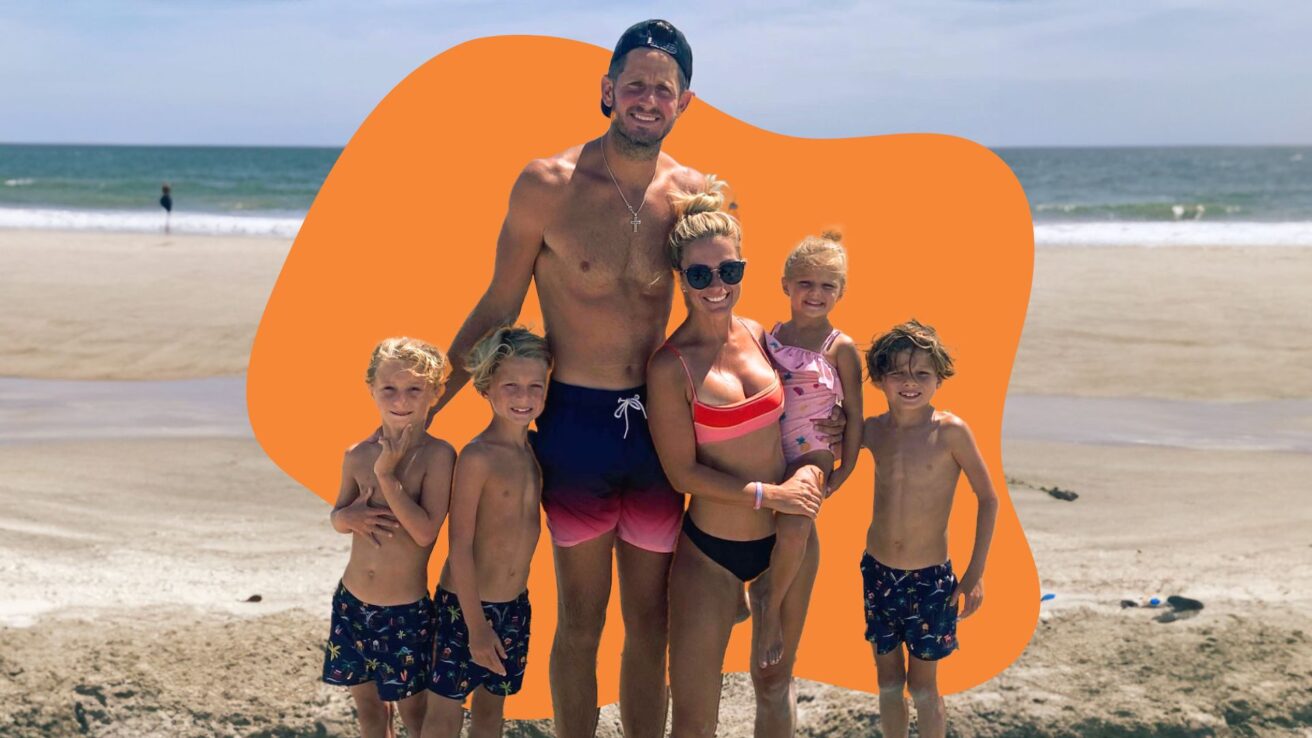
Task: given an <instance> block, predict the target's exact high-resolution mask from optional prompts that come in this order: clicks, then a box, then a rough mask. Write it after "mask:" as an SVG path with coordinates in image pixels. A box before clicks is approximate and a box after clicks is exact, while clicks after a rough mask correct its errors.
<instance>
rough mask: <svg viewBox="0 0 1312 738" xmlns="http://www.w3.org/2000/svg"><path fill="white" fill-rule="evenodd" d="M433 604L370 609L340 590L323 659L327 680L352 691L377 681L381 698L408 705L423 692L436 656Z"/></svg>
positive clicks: (424, 602)
mask: <svg viewBox="0 0 1312 738" xmlns="http://www.w3.org/2000/svg"><path fill="white" fill-rule="evenodd" d="M433 626H434V623H433V601H432V600H431V599H429V597H428V595H427V594H425V595H424V597H423V599H421V600H419V601H417V602H412V603H410V604H408V605H387V606H385V605H370V604H368V603H367V602H361V601H360V600H359V598H357V597H356V596H355V595H353V594H351V593H350V592H349V591H348V590H347V589H346V587H345V585H342V584H340V583H339V584H338V585H337V593H336V594H335V595H333V619H332V624H331V630H330V631H329V634H328V646H327V648H325V649H324V655H323V680H324V681H325V682H327V683H329V684H337V685H340V686H343V687H353V686H355V685H357V684H364V683H365V682H368V681H373V682H375V683H376V684H377V685H378V697H379V699H382V700H384V701H387V702H395V701H397V700H401V699H405V698H406V697H409V696H410V695H412V694H415V693H417V692H420V691H422V690H423V689H424V685H425V684H427V682H428V665H429V661H430V660H431V658H432V653H433V633H434V627H433Z"/></svg>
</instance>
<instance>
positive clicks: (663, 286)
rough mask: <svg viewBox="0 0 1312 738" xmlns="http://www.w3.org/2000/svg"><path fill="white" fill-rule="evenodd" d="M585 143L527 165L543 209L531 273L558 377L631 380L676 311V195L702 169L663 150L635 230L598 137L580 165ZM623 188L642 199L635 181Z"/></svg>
mask: <svg viewBox="0 0 1312 738" xmlns="http://www.w3.org/2000/svg"><path fill="white" fill-rule="evenodd" d="M584 148H585V147H584V146H576V147H574V148H571V149H569V150H567V151H565V152H564V153H561V154H559V155H557V156H554V157H551V158H548V159H542V160H539V161H536V162H534V163H533V164H531V165H530V167H529V171H533V172H535V173H536V175H537V177H536V179H537V183H538V186H537V187H536V188H535V196H534V200H533V203H534V206H535V207H540V208H543V210H542V212H543V213H544V214H545V218H544V223H545V226H544V228H543V233H542V244H541V248H540V250H539V252H538V255H537V258H536V261H535V262H534V265H533V278H534V280H535V281H536V283H537V289H538V300H539V302H540V304H541V306H542V314H543V318H544V321H545V323H546V329H547V336H548V338H549V340H550V341H551V349H552V353H553V354H554V355H555V357H556V365H555V370H554V374H553V376H554V377H555V378H556V379H559V380H560V381H562V382H566V383H569V384H576V385H580V386H586V387H594V388H604V389H627V388H629V387H635V386H637V385H640V384H642V383H643V382H644V381H645V376H646V365H647V358H648V357H649V356H651V354H652V352H653V351H655V350H656V348H657V347H658V346H660V344H661V341H662V340H664V336H665V326H666V324H667V323H668V321H669V317H670V307H671V304H672V301H673V295H674V279H673V274H672V272H671V271H670V263H669V255H668V247H667V245H666V238H667V236H668V234H669V231H670V227H671V226H672V225H673V223H674V209H673V206H672V205H671V203H670V196H671V194H672V193H674V192H676V191H682V190H687V189H690V188H692V187H694V186H697V185H698V183H699V182H700V175H697V174H696V172H693V171H692V170H690V169H687V168H686V167H683V166H681V165H679V164H678V163H677V162H675V161H674V160H673V159H672V158H670V157H669V156H667V155H664V154H661V155H660V156H659V159H658V161H657V166H656V173H655V176H654V178H653V179H652V183H651V185H650V186H649V187H648V188H647V193H646V201H645V203H644V204H643V205H642V207H641V209H640V210H639V214H638V217H639V218H640V219H641V221H642V223H641V225H639V226H638V229H637V231H636V232H635V231H634V228H633V225H632V223H631V222H630V221H631V220H632V217H633V216H632V215H631V214H630V213H629V211H628V209H627V208H626V207H625V205H624V201H623V199H622V198H621V196H620V192H619V190H618V189H617V186H616V184H615V182H613V181H612V180H611V178H610V175H609V174H607V173H606V170H605V169H603V168H601V159H600V155H599V152H598V149H597V147H596V146H593V145H588V147H586V148H587V149H588V152H587V155H586V156H585V157H584V161H585V162H586V165H580V156H583V152H584ZM635 195H637V197H636V198H635ZM625 197H627V198H628V200H629V203H630V204H631V205H632V206H633V207H635V208H637V207H638V203H639V202H641V201H642V195H641V194H638V193H637V192H636V188H635V189H634V190H632V191H626V193H625Z"/></svg>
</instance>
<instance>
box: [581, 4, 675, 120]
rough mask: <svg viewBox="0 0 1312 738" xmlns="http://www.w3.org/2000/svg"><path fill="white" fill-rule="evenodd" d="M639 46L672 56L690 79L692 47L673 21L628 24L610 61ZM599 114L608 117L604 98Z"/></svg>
mask: <svg viewBox="0 0 1312 738" xmlns="http://www.w3.org/2000/svg"><path fill="white" fill-rule="evenodd" d="M641 48H653V49H657V50H659V51H664V52H665V53H666V54H669V55H670V56H672V57H674V61H675V63H676V64H678V65H679V70H680V71H682V72H683V76H684V77H685V78H687V80H688V81H689V82H691V81H692V47H691V46H689V45H688V39H686V38H684V37H683V32H682V31H680V30H679V29H677V28H675V27H674V24H673V23H670V22H669V21H665V20H658V19H655V18H653V19H652V20H645V21H643V22H641V23H634V24H633V25H632V26H629V30H627V31H625V32H624V35H623V36H620V40H619V43H617V44H615V53H613V54H611V55H610V63H611V64H614V63H615V61H616V60H617V59H621V58H623V57H624V55H625V54H627V53H629V52H630V51H633V50H634V49H641ZM601 114H602V115H604V116H606V117H607V118H609V117H610V106H609V105H607V104H606V101H605V100H603V101H602V102H601Z"/></svg>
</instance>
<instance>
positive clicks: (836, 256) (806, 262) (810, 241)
mask: <svg viewBox="0 0 1312 738" xmlns="http://www.w3.org/2000/svg"><path fill="white" fill-rule="evenodd" d="M842 240H843V234H842V233H839V232H838V231H835V230H827V231H823V232H822V233H821V234H820V235H819V236H807V237H806V238H803V239H802V242H801V243H799V244H797V245H796V246H794V247H793V250H792V251H790V252H789V253H788V258H787V259H786V260H785V261H784V279H792V278H793V277H795V276H797V273H798V272H799V271H802V270H803V269H820V270H824V271H830V272H834V273H835V274H837V275H838V283H839V286H840V287H842V286H844V285H846V284H847V251H846V250H844V249H843V244H842V243H840V242H841V241H842Z"/></svg>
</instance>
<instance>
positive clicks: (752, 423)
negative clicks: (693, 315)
mask: <svg viewBox="0 0 1312 738" xmlns="http://www.w3.org/2000/svg"><path fill="white" fill-rule="evenodd" d="M743 327H744V328H746V326H745V325H744V326H743ZM749 332H750V331H749ZM753 343H756V344H757V345H756V347H757V348H758V349H760V350H761V356H762V357H763V358H764V359H765V361H766V363H767V364H769V365H770V366H771V367H772V370H773V366H774V365H773V364H770V357H769V356H766V354H765V349H762V348H761V346H760V342H759V341H755V340H753ZM663 348H668V349H669V350H671V351H673V352H674V355H675V356H677V357H679V363H680V364H682V365H683V374H684V376H686V377H687V378H688V387H689V389H691V390H692V430H693V436H694V437H695V438H696V439H697V443H718V442H720V441H728V440H730V439H733V438H738V437H740V436H745V435H747V434H748V433H751V432H752V431H755V430H760V429H761V428H764V427H766V426H768V425H770V424H771V423H778V422H779V416H781V415H783V414H784V386H783V384H782V383H781V382H780V381H779V375H778V374H776V375H775V378H774V381H773V382H771V383H770V386H768V387H766V388H765V389H763V390H761V391H760V392H757V393H756V394H754V395H752V396H751V397H748V398H747V399H745V400H740V401H738V402H735V403H732V404H729V405H708V404H706V403H704V402H702V401H701V400H698V399H697V386H696V385H695V384H693V381H692V372H689V371H688V363H687V362H686V361H684V360H683V354H681V353H679V350H678V349H676V348H675V347H673V346H671V345H670V344H669V343H666V344H665V345H664V347H663Z"/></svg>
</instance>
